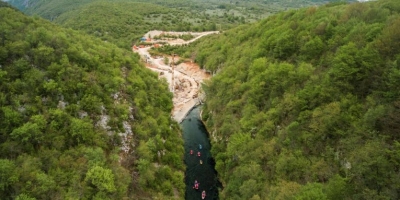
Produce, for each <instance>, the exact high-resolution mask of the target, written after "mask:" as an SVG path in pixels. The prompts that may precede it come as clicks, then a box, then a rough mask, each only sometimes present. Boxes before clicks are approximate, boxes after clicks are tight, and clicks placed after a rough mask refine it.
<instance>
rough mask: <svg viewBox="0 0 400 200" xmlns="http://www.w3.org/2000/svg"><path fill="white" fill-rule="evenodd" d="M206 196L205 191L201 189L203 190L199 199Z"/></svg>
mask: <svg viewBox="0 0 400 200" xmlns="http://www.w3.org/2000/svg"><path fill="white" fill-rule="evenodd" d="M205 198H206V191H205V190H203V192H202V193H201V199H205Z"/></svg>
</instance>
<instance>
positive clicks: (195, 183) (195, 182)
mask: <svg viewBox="0 0 400 200" xmlns="http://www.w3.org/2000/svg"><path fill="white" fill-rule="evenodd" d="M193 188H194V189H196V190H198V189H199V183H198V182H197V180H195V181H194V186H193Z"/></svg>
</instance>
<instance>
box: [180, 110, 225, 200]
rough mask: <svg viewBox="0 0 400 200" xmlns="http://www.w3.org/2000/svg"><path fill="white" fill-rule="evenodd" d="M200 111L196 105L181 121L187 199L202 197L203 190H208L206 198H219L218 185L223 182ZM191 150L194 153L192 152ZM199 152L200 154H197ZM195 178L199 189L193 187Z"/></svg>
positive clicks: (193, 199) (194, 199)
mask: <svg viewBox="0 0 400 200" xmlns="http://www.w3.org/2000/svg"><path fill="white" fill-rule="evenodd" d="M200 111H201V107H200V106H197V107H194V108H193V109H192V110H191V111H190V112H189V113H188V115H187V116H186V117H185V119H184V120H183V121H182V123H181V126H182V129H183V139H184V141H185V164H186V173H185V184H186V192H185V199H187V200H196V199H201V193H202V191H203V190H204V191H205V192H206V198H205V199H219V197H218V187H220V186H221V184H220V182H219V181H218V178H217V172H216V171H215V161H214V159H213V158H212V157H211V152H210V150H211V144H210V141H209V138H208V136H209V134H208V132H207V130H206V128H205V126H204V124H203V123H202V121H201V120H200ZM199 145H201V149H200V146H199ZM191 150H192V151H193V154H191V153H190V152H191ZM198 152H200V156H198V155H197V154H198ZM200 160H201V161H202V163H203V164H201V163H200ZM195 180H197V181H198V183H199V189H198V190H196V189H194V188H193V187H194V182H195Z"/></svg>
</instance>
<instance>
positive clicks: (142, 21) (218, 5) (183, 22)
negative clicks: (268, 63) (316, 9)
mask: <svg viewBox="0 0 400 200" xmlns="http://www.w3.org/2000/svg"><path fill="white" fill-rule="evenodd" d="M9 2H10V3H11V4H12V5H14V6H15V7H17V8H19V9H20V10H22V11H24V12H25V13H27V14H29V15H38V16H41V17H43V18H45V19H48V20H51V21H53V22H55V23H57V24H60V25H62V26H64V27H68V28H73V29H76V30H82V31H84V32H85V33H88V34H91V35H94V36H96V37H100V38H102V39H103V40H104V41H108V42H112V43H114V44H117V45H118V46H119V47H123V48H126V49H128V48H131V47H132V44H134V43H137V42H138V41H139V38H140V37H142V36H143V35H144V34H145V33H146V32H147V31H149V30H154V29H157V30H165V31H215V30H227V29H230V28H233V27H236V26H238V25H240V24H244V23H249V22H255V21H257V20H260V19H262V18H265V17H267V16H269V15H270V14H271V13H276V12H278V11H282V10H286V9H293V8H299V7H304V6H311V5H318V4H321V3H323V2H325V1H321V0H313V1H310V0H300V1H295V2H292V1H290V0H281V1H260V0H250V1H228V0H223V1H217V0H207V1H204V0H190V1H189V0H178V1H177V0H79V1H78V0H37V1H33V0H23V1H22V0H9Z"/></svg>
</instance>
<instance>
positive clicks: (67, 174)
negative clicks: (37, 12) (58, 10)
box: [0, 2, 185, 200]
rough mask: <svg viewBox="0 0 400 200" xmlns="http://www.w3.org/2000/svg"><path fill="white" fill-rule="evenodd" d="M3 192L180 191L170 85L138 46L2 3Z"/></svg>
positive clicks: (141, 194)
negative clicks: (128, 47) (99, 36)
mask: <svg viewBox="0 0 400 200" xmlns="http://www.w3.org/2000/svg"><path fill="white" fill-rule="evenodd" d="M0 18H1V19H2V20H0V197H1V199H4V200H6V199H19V200H22V199H24V200H27V199H29V200H32V199H149V198H158V199H183V196H184V188H185V185H184V182H183V180H184V174H183V171H184V170H185V167H184V165H183V162H182V159H183V141H182V138H181V136H180V128H179V125H178V124H177V123H176V122H174V121H172V119H171V118H170V111H171V108H172V100H171V98H172V94H171V93H170V92H169V91H168V87H167V84H166V83H165V82H162V81H160V80H158V77H157V74H156V73H153V72H151V71H150V70H147V69H145V67H144V66H143V65H142V64H140V61H139V57H138V56H137V55H134V54H132V52H131V51H127V50H122V49H119V48H117V47H116V46H115V45H113V44H110V43H107V42H104V41H102V40H100V39H96V38H94V37H90V36H85V35H82V34H80V33H78V32H76V31H73V30H71V29H64V28H60V27H58V26H56V25H54V24H52V23H50V22H48V21H46V20H43V19H41V18H38V17H34V18H32V17H27V16H25V15H24V14H22V13H21V12H19V11H16V10H15V9H13V8H10V7H8V6H7V5H6V4H5V3H3V2H0Z"/></svg>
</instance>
